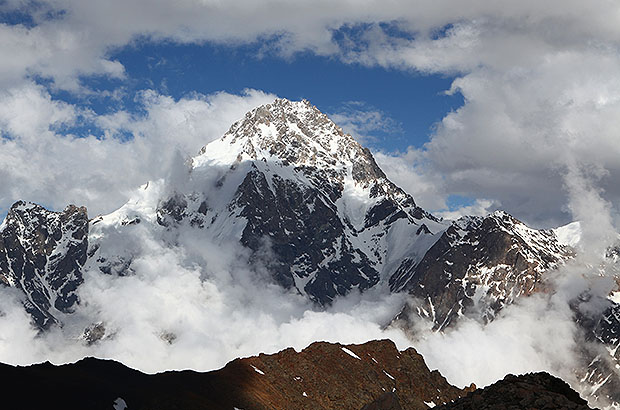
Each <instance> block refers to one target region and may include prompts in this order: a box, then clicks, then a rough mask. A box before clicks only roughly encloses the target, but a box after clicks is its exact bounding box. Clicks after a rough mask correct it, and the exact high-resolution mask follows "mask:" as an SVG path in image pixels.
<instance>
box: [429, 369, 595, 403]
mask: <svg viewBox="0 0 620 410" xmlns="http://www.w3.org/2000/svg"><path fill="white" fill-rule="evenodd" d="M436 409H438V410H439V409H441V410H448V409H450V410H487V409H488V410H504V409H505V410H508V409H515V410H516V409H519V410H571V409H574V410H588V409H590V407H588V405H587V403H586V401H585V400H583V399H582V398H581V397H580V396H579V394H578V393H577V392H576V391H574V390H573V389H571V388H570V386H569V385H568V384H567V383H566V382H564V381H563V380H561V379H558V378H557V377H554V376H551V375H550V374H548V373H544V372H543V373H529V374H525V375H521V376H514V375H512V374H509V375H507V376H506V377H505V378H504V379H503V380H500V381H498V382H496V383H494V384H492V385H490V386H487V387H485V388H484V389H478V390H476V391H473V392H471V393H469V394H468V395H467V396H465V397H462V398H460V399H457V400H455V401H454V402H452V403H447V404H444V405H442V406H438V407H436Z"/></svg>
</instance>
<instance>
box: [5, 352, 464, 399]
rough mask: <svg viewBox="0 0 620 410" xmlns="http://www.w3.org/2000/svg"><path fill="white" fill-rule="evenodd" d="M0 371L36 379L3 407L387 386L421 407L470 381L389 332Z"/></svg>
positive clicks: (363, 391)
mask: <svg viewBox="0 0 620 410" xmlns="http://www.w3.org/2000/svg"><path fill="white" fill-rule="evenodd" d="M0 378H1V379H2V380H3V381H4V382H3V383H4V384H3V387H4V388H5V389H7V390H8V391H12V390H13V388H15V389H16V388H17V387H19V386H23V385H24V383H28V384H29V385H36V386H38V394H36V395H8V396H7V397H5V399H4V400H3V404H4V405H5V406H8V407H9V408H39V407H47V408H50V407H53V408H56V407H58V408H66V409H72V408H89V409H109V408H112V403H114V402H115V400H117V399H119V398H121V399H122V400H123V401H124V402H125V403H126V404H127V406H128V408H130V409H151V410H158V409H160V410H164V409H179V408H181V409H186V410H192V409H211V410H213V409H227V410H229V409H232V408H242V409H246V410H255V409H256V410H259V409H260V410H262V409H312V410H317V409H319V410H320V409H355V410H359V409H360V408H362V407H363V406H364V405H365V404H367V403H369V402H371V401H374V400H376V399H378V398H379V397H380V396H382V395H383V394H384V393H386V392H387V393H392V392H393V393H395V394H397V395H398V400H399V401H400V403H402V406H403V408H406V409H427V408H429V406H431V405H440V404H443V403H448V402H450V401H452V400H455V399H457V398H459V397H462V396H464V395H465V394H467V392H469V391H471V389H473V387H472V388H471V389H464V390H462V389H458V388H456V387H454V386H451V385H450V384H449V383H448V382H447V381H446V380H445V379H444V378H443V376H441V374H439V372H437V371H432V372H431V371H430V370H429V369H428V367H427V366H426V364H425V363H424V360H423V358H422V356H420V355H419V354H417V353H416V352H415V350H413V349H407V350H405V351H403V352H399V351H398V349H396V346H395V345H394V343H392V342H391V341H388V340H382V341H373V342H368V343H365V344H361V345H346V346H343V345H340V344H331V343H325V342H318V343H313V344H312V345H310V346H309V347H308V348H306V349H304V350H302V351H301V352H299V353H298V352H295V351H294V350H293V349H286V350H284V351H281V352H279V353H276V354H272V355H265V354H261V355H259V356H254V357H249V358H245V359H237V360H234V361H232V362H230V363H228V364H227V365H226V366H225V367H224V368H222V369H220V370H216V371H212V372H208V373H197V372H192V371H182V372H165V373H160V374H156V375H146V374H143V373H140V372H138V371H135V370H131V369H129V368H127V367H125V366H123V365H122V364H120V363H116V362H113V361H107V360H99V359H84V360H81V361H79V362H77V363H74V364H69V365H63V366H53V365H51V364H49V363H44V364H37V365H33V366H29V367H12V366H7V365H2V364H0ZM51 381H53V383H50V382H51ZM59 391H61V392H62V391H64V392H70V394H67V395H60V394H58V392H59Z"/></svg>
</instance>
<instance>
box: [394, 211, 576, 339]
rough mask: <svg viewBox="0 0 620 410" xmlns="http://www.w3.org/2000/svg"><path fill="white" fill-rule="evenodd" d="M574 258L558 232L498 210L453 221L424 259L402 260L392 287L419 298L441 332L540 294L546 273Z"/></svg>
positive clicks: (489, 316)
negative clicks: (462, 318) (462, 320)
mask: <svg viewBox="0 0 620 410" xmlns="http://www.w3.org/2000/svg"><path fill="white" fill-rule="evenodd" d="M571 256H572V249H571V248H570V247H568V246H565V245H562V244H560V243H559V241H558V239H557V236H556V234H555V232H553V231H544V230H536V229H532V228H529V227H527V226H526V225H525V224H523V223H522V222H520V221H519V220H517V219H515V218H513V217H512V216H510V215H508V214H507V213H505V212H503V211H496V212H494V213H492V214H490V215H487V216H486V217H463V218H461V219H459V220H457V221H455V222H453V223H452V225H450V227H449V228H448V229H447V230H446V231H445V232H443V234H442V235H441V237H440V238H439V240H438V241H437V242H435V244H434V245H433V246H432V247H431V248H430V249H429V250H428V252H427V253H426V254H425V255H424V257H423V258H422V260H420V261H418V262H416V261H415V260H409V259H406V260H405V261H404V262H403V264H402V265H401V266H400V267H399V268H398V270H397V271H396V273H395V274H394V275H393V276H392V277H391V278H390V286H391V288H392V290H393V291H400V290H407V291H408V292H409V293H410V294H411V295H413V296H414V297H416V298H418V299H419V300H420V301H421V302H422V303H421V304H419V305H418V306H417V307H416V308H415V310H416V312H415V313H416V314H418V315H420V316H422V317H428V318H430V319H431V320H432V321H433V322H434V323H435V327H436V328H437V329H439V330H441V329H444V328H446V327H447V326H449V325H450V324H451V323H453V322H454V321H455V319H456V318H457V317H458V316H462V315H468V316H473V317H476V318H480V319H482V320H484V321H486V322H488V321H490V320H492V319H493V318H494V316H495V315H496V313H497V312H499V310H501V309H502V307H504V306H505V305H507V304H511V303H513V302H514V301H515V300H516V299H517V298H518V297H520V296H524V295H525V296H526V295H529V294H531V293H532V292H534V291H536V289H537V287H538V286H539V285H540V283H541V279H542V276H543V274H544V273H545V272H547V271H549V270H551V269H554V268H556V267H557V266H558V264H561V263H562V262H563V261H565V260H566V259H568V258H570V257H571ZM411 313H412V312H410V311H408V310H407V311H405V312H403V316H407V315H409V314H411Z"/></svg>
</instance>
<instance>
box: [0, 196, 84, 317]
mask: <svg viewBox="0 0 620 410" xmlns="http://www.w3.org/2000/svg"><path fill="white" fill-rule="evenodd" d="M87 248H88V216H87V214H86V208H84V207H82V208H78V207H75V206H73V205H70V206H68V207H67V208H66V209H65V210H64V211H62V212H50V211H48V210H46V209H45V208H43V207H41V206H39V205H36V204H32V203H26V202H21V201H20V202H17V203H15V204H14V205H13V206H12V207H11V209H10V210H9V212H8V215H7V217H6V219H5V221H4V223H3V226H2V228H1V230H0V284H3V285H5V286H11V287H15V288H18V289H20V290H22V291H23V293H24V295H25V301H24V305H25V307H26V310H27V311H28V312H29V313H30V314H31V315H32V318H33V320H34V322H35V323H36V325H37V326H39V327H41V328H45V327H47V326H49V325H50V324H51V323H53V322H55V320H56V319H55V317H54V312H55V311H56V312H64V313H67V312H70V311H71V308H72V307H73V306H74V304H75V303H76V302H77V295H76V289H77V287H78V286H79V285H80V284H81V283H82V272H81V268H82V266H83V265H84V263H85V261H86V250H87Z"/></svg>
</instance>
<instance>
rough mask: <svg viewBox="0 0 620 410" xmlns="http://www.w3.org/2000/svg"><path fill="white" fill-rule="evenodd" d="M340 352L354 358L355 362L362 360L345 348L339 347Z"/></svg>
mask: <svg viewBox="0 0 620 410" xmlns="http://www.w3.org/2000/svg"><path fill="white" fill-rule="evenodd" d="M341 349H342V351H343V352H345V353H346V354H348V355H349V356H351V357H355V358H356V359H357V360H362V359H361V358H360V357H359V356H358V355H356V354H355V353H353V352H352V351H350V350H349V349H347V348H346V347H341Z"/></svg>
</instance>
